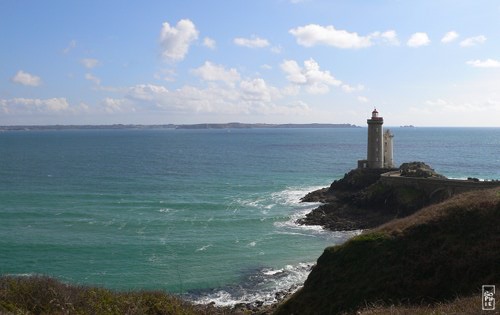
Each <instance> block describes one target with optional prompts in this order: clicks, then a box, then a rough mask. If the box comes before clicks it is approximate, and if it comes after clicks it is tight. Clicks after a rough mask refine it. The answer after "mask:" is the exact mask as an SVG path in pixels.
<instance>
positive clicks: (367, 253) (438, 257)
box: [277, 188, 500, 315]
mask: <svg viewBox="0 0 500 315" xmlns="http://www.w3.org/2000/svg"><path fill="white" fill-rule="evenodd" d="M499 244H500V188H494V189H491V190H484V191H476V192H469V193H465V194H463V195H457V196H455V197H453V198H451V199H449V200H447V201H444V202H442V203H440V204H436V205H432V206H429V207H426V208H424V209H422V210H420V211H419V212H417V213H415V214H414V215H412V216H409V217H406V218H403V219H399V220H397V221H394V222H390V223H387V224H386V225H384V226H382V227H380V228H378V229H375V230H372V231H367V232H366V233H363V234H361V235H359V236H357V237H355V238H353V239H351V240H349V241H348V242H346V243H344V244H342V245H340V246H334V247H329V248H327V249H326V250H325V251H324V253H323V255H322V256H321V257H320V258H319V259H318V263H317V265H316V266H315V267H314V269H313V270H312V271H311V274H310V275H309V277H308V279H307V280H306V282H305V284H304V287H303V288H302V290H300V291H299V292H297V293H296V294H295V295H294V296H292V297H291V298H290V299H289V300H288V301H287V302H285V303H284V304H282V305H280V307H279V308H278V311H277V314H283V315H284V314H291V313H295V314H337V313H339V312H345V311H351V312H352V311H355V310H358V309H359V308H360V307H364V306H366V305H373V303H378V304H377V305H393V304H394V305H400V304H404V305H418V307H416V308H413V307H402V308H401V307H399V308H396V307H392V308H383V309H381V311H380V313H379V314H391V312H400V313H394V314H407V313H408V314H413V313H416V314H420V313H419V312H421V313H424V314H428V313H430V314H432V312H433V311H434V308H432V311H431V308H427V306H422V305H431V304H434V303H437V302H444V301H450V300H453V299H454V297H456V296H477V295H479V294H480V292H481V285H483V284H496V285H497V287H500V283H499V281H500V264H499V262H500V246H499ZM465 301H467V300H465ZM422 303H424V304H422ZM466 304H467V303H466ZM473 304H474V303H471V304H470V305H473ZM458 305H460V304H458ZM476 305H479V306H480V305H481V304H480V303H478V304H476ZM439 307H441V308H444V307H447V306H446V304H442V305H441V306H439ZM449 307H455V306H451V305H450V306H449ZM464 307H465V305H464ZM471 307H473V306H471ZM376 310H377V307H371V308H370V309H368V310H365V312H368V311H373V312H375V311H376ZM479 311H480V308H479V309H477V308H475V309H474V312H472V313H477V312H479ZM436 312H437V313H436V314H454V311H453V310H452V309H450V310H449V311H443V312H441V313H440V308H437V309H436ZM463 312H465V314H467V312H468V311H467V312H466V311H463ZM463 312H462V311H458V314H461V313H463ZM367 314H371V313H367Z"/></svg>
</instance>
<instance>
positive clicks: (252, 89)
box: [240, 78, 278, 102]
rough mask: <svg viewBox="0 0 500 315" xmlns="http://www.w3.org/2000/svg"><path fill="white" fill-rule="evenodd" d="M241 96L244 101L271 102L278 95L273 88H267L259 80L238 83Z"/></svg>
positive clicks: (264, 82)
mask: <svg viewBox="0 0 500 315" xmlns="http://www.w3.org/2000/svg"><path fill="white" fill-rule="evenodd" d="M240 88H241V95H242V98H243V99H245V100H251V101H260V102H271V101H272V99H273V96H277V95H278V91H277V89H275V88H272V87H269V86H268V85H267V84H266V81H264V79H261V78H257V79H252V80H245V81H242V82H241V83H240Z"/></svg>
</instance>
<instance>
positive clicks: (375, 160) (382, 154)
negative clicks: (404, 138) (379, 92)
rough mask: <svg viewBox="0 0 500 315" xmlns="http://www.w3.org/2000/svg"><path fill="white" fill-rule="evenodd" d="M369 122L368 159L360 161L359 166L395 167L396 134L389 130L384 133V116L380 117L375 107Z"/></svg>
mask: <svg viewBox="0 0 500 315" xmlns="http://www.w3.org/2000/svg"><path fill="white" fill-rule="evenodd" d="M367 123H368V148H367V159H366V160H359V161H358V168H393V167H394V158H393V145H392V139H393V138H394V135H393V134H391V132H390V131H389V130H387V131H386V132H385V133H384V129H383V127H382V125H383V124H384V118H382V117H379V115H378V111H377V109H376V108H375V109H374V110H373V112H372V117H371V118H369V119H368V120H367Z"/></svg>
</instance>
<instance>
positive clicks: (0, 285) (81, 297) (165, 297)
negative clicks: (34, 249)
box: [0, 276, 230, 315]
mask: <svg viewBox="0 0 500 315" xmlns="http://www.w3.org/2000/svg"><path fill="white" fill-rule="evenodd" d="M229 313H230V310H227V309H222V308H215V307H212V306H196V305H192V304H190V303H188V302H186V301H183V300H182V299H179V298H177V297H175V296H172V295H169V294H166V293H163V292H158V291H139V292H113V291H110V290H107V289H102V288H92V287H82V286H72V285H67V284H64V283H62V282H59V281H57V280H55V279H52V278H48V277H40V276H35V277H1V278H0V314H110V315H111V314H120V315H121V314H130V315H134V314H137V315H139V314H155V315H156V314H157V315H160V314H169V315H173V314H185V315H190V314H193V315H194V314H206V315H211V314H229Z"/></svg>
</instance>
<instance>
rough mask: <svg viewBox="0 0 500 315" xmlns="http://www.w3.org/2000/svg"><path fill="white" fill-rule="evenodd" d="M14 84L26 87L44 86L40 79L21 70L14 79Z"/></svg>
mask: <svg viewBox="0 0 500 315" xmlns="http://www.w3.org/2000/svg"><path fill="white" fill-rule="evenodd" d="M12 82H14V83H18V84H22V85H26V86H39V85H40V84H42V80H41V79H40V77H38V76H36V75H33V74H30V73H27V72H24V71H23V70H19V71H18V72H17V73H16V75H15V76H14V77H13V78H12Z"/></svg>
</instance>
